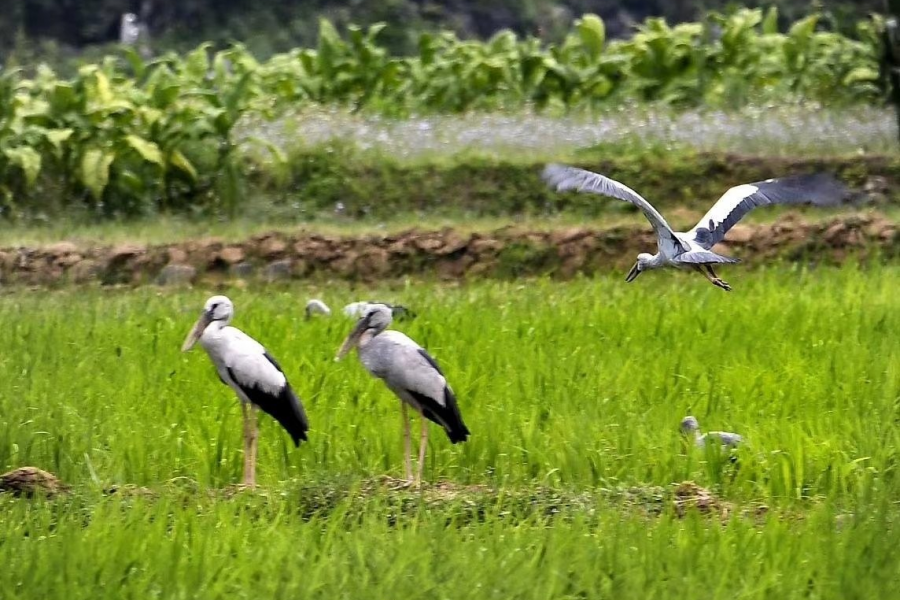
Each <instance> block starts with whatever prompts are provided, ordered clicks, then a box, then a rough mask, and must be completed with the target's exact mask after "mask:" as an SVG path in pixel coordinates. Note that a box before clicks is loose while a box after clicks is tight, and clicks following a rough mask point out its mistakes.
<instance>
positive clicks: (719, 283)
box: [710, 277, 731, 292]
mask: <svg viewBox="0 0 900 600" xmlns="http://www.w3.org/2000/svg"><path fill="white" fill-rule="evenodd" d="M710 281H711V282H712V284H713V285H714V286H716V287H720V288H722V289H723V290H725V291H726V292H730V291H731V286H730V285H728V282H727V281H722V280H721V279H719V278H718V277H716V278H715V279H710Z"/></svg>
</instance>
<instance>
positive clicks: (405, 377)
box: [335, 304, 469, 483]
mask: <svg viewBox="0 0 900 600" xmlns="http://www.w3.org/2000/svg"><path fill="white" fill-rule="evenodd" d="M392 319H393V315H392V311H391V308H390V307H389V306H387V305H384V304H372V305H371V306H369V307H368V308H367V309H366V311H365V313H364V314H363V315H362V317H361V318H360V319H359V321H357V323H356V326H355V327H354V328H353V331H352V332H350V335H348V336H347V339H346V340H344V343H343V344H342V345H341V348H340V349H339V350H338V354H337V357H336V358H335V360H340V359H341V358H343V357H344V355H346V354H347V352H349V351H350V350H351V349H352V348H353V347H354V346H356V347H357V349H358V354H359V359H360V362H362V364H363V366H364V367H365V368H366V370H367V371H368V372H369V373H370V374H372V375H373V376H375V377H378V378H379V379H381V380H383V381H384V382H385V384H386V385H387V387H388V388H389V389H390V390H391V391H392V392H394V394H396V395H397V397H398V398H399V399H400V400H401V407H402V410H403V428H404V440H405V446H404V449H405V464H406V478H407V481H412V480H413V474H412V451H411V441H410V432H409V420H408V418H407V410H406V406H407V405H409V406H412V407H413V408H414V409H415V410H416V411H417V412H418V413H419V415H420V416H421V419H422V434H421V439H420V442H419V466H418V474H417V475H416V478H415V482H416V483H419V482H421V480H422V470H423V468H424V464H425V448H426V446H427V444H428V423H427V421H426V419H427V420H430V421H433V422H435V423H437V424H438V425H440V426H441V427H443V428H444V431H445V432H446V433H447V437H448V438H450V442H451V443H453V444H456V443H458V442H464V441H466V439H467V438H468V437H469V429H468V428H467V427H466V425H465V423H463V420H462V415H461V414H460V412H459V406H458V405H457V403H456V396H455V395H454V394H453V390H452V389H451V388H450V386H449V385H448V384H447V380H446V378H445V377H444V374H443V373H442V372H441V369H440V367H438V364H437V362H435V360H434V359H433V358H432V357H431V356H430V355H429V354H428V352H426V351H425V349H424V348H422V347H421V346H419V345H418V344H417V343H416V342H414V341H413V340H411V339H410V338H409V337H407V336H406V335H405V334H403V333H401V332H399V331H387V328H388V326H389V325H390V324H391V321H392Z"/></svg>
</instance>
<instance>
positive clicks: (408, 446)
mask: <svg viewBox="0 0 900 600" xmlns="http://www.w3.org/2000/svg"><path fill="white" fill-rule="evenodd" d="M400 408H401V409H402V411H403V442H404V444H403V460H404V461H405V463H406V481H412V480H413V470H412V440H411V439H410V434H409V417H408V415H407V412H406V402H401V403H400Z"/></svg>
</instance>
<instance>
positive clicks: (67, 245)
mask: <svg viewBox="0 0 900 600" xmlns="http://www.w3.org/2000/svg"><path fill="white" fill-rule="evenodd" d="M44 250H45V252H46V253H47V254H49V255H51V256H65V255H66V254H75V253H76V252H78V246H76V245H75V244H73V243H72V242H57V243H55V244H50V245H49V246H47V247H46V248H45V249H44Z"/></svg>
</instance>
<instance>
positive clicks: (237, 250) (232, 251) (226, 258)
mask: <svg viewBox="0 0 900 600" xmlns="http://www.w3.org/2000/svg"><path fill="white" fill-rule="evenodd" d="M245 258H246V253H245V252H244V249H243V248H241V247H240V246H228V247H226V248H222V250H220V251H219V260H221V261H222V262H224V263H225V264H226V265H234V264H237V263H239V262H241V261H243V260H244V259H245Z"/></svg>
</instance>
